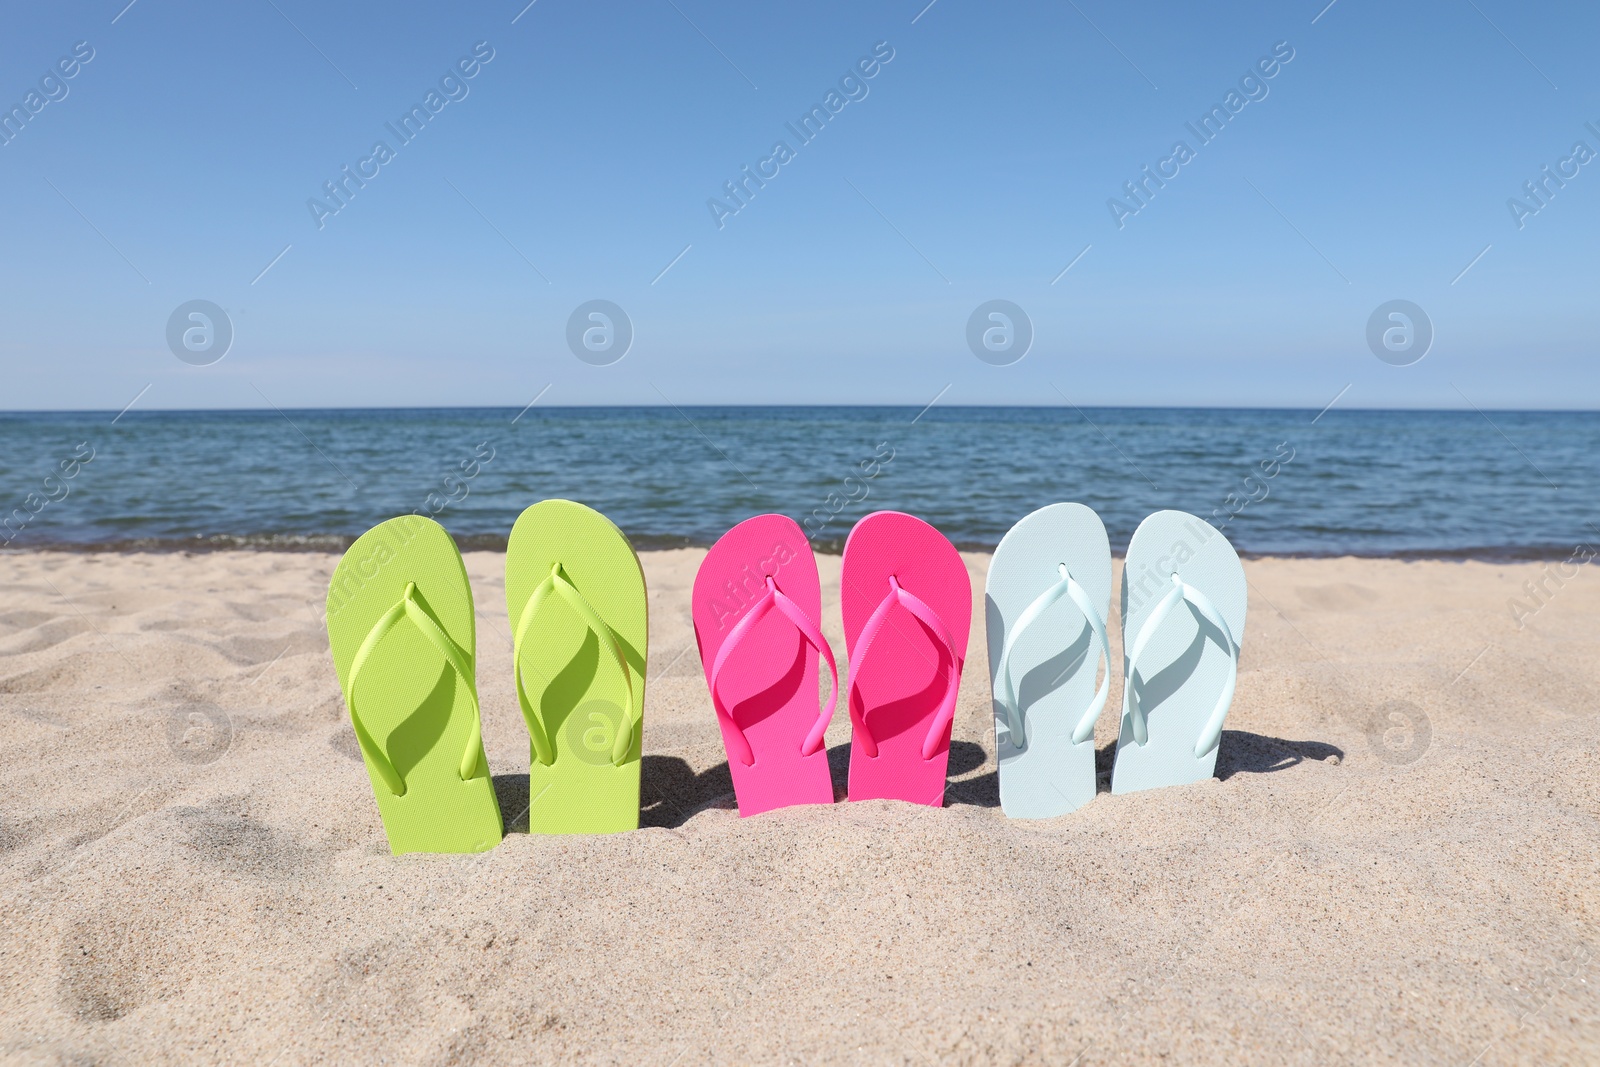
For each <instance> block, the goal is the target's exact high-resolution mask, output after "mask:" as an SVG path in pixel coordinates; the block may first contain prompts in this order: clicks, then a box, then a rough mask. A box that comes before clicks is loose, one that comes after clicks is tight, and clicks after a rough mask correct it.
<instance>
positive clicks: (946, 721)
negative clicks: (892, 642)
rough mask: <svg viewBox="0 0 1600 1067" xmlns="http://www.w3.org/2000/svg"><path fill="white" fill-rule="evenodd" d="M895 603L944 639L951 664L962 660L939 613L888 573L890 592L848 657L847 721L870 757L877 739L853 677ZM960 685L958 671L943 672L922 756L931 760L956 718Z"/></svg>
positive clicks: (873, 756)
mask: <svg viewBox="0 0 1600 1067" xmlns="http://www.w3.org/2000/svg"><path fill="white" fill-rule="evenodd" d="M896 604H899V605H900V606H901V607H903V608H905V609H906V610H907V611H909V612H910V613H911V614H912V615H913V616H915V617H916V618H917V619H918V620H920V621H921V622H923V623H925V624H926V625H927V627H928V629H930V630H932V631H933V632H934V633H935V634H936V635H937V636H938V638H939V640H940V641H942V642H944V647H945V651H947V652H949V653H950V663H951V665H952V666H954V665H956V664H958V663H960V662H961V657H960V656H958V655H956V643H955V641H953V640H951V638H950V631H949V629H948V628H947V627H946V626H945V624H944V620H943V619H941V618H939V613H938V612H936V611H934V610H933V609H932V608H930V607H929V606H928V605H927V604H925V603H923V601H922V599H921V598H920V597H918V596H916V595H915V594H913V593H909V592H907V591H906V590H904V589H902V588H901V587H900V582H899V580H898V579H897V578H896V577H895V576H894V575H892V574H891V575H889V593H888V595H887V596H885V597H884V598H883V601H882V603H880V604H879V605H878V607H877V609H876V610H875V611H873V613H872V617H871V618H869V619H868V620H867V625H866V626H864V627H862V629H861V642H860V643H859V644H857V645H856V651H855V655H853V656H851V657H850V666H849V671H850V691H849V693H848V694H847V698H846V703H847V705H848V706H849V709H850V723H851V725H852V726H853V727H854V728H855V736H856V738H857V739H859V740H860V741H861V742H862V748H863V749H865V750H866V753H867V755H868V756H869V757H871V758H874V759H875V758H877V755H878V739H877V738H875V737H873V736H872V731H871V730H869V729H867V719H866V714H865V713H864V712H862V711H861V710H860V709H859V708H858V707H857V704H858V703H859V702H858V701H857V700H856V699H855V692H856V680H857V679H858V678H860V677H861V665H862V663H864V662H865V661H866V658H867V649H868V648H869V647H871V645H872V639H873V638H875V637H877V636H878V631H879V630H881V629H882V628H883V622H884V620H885V619H887V618H888V617H889V610H890V609H891V608H893V607H894V606H895V605H896ZM960 688H961V677H960V674H959V673H958V672H957V671H955V670H951V671H948V672H946V684H945V691H944V699H943V700H941V701H940V702H939V711H938V713H937V714H936V715H934V717H933V724H932V725H931V726H929V727H928V736H927V737H924V738H923V739H922V758H923V759H925V760H930V759H932V758H933V754H934V752H935V751H937V750H938V748H939V742H940V740H941V739H943V737H944V732H945V731H946V730H948V729H949V728H950V723H951V721H952V720H953V719H954V718H955V717H956V693H957V691H958V690H959V689H960Z"/></svg>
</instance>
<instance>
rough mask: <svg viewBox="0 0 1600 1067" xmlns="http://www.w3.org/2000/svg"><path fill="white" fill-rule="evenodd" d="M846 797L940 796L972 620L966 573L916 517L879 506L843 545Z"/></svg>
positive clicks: (924, 800)
mask: <svg viewBox="0 0 1600 1067" xmlns="http://www.w3.org/2000/svg"><path fill="white" fill-rule="evenodd" d="M839 606H840V610H841V611H842V613H843V615H844V640H845V647H846V648H847V649H848V651H849V656H850V666H849V692H848V694H847V701H848V704H849V708H850V723H851V726H852V727H853V731H854V732H853V735H852V736H853V741H852V743H851V746H850V799H851V800H878V799H888V800H908V801H910V802H911V803H913V804H928V805H931V806H933V807H939V806H942V805H943V804H944V777H945V768H946V767H947V766H948V765H949V762H950V723H951V720H952V719H953V718H954V717H955V711H956V692H957V690H958V689H959V688H960V686H961V667H962V665H963V663H964V662H965V660H966V655H967V636H968V633H969V632H970V630H971V628H972V581H971V579H970V578H969V577H968V575H967V568H966V564H964V563H962V562H961V555H960V553H958V552H957V551H956V549H955V546H954V545H952V544H951V543H950V542H949V541H947V540H946V539H945V537H944V535H943V534H941V533H940V532H939V531H938V530H935V529H934V528H933V527H932V526H929V525H928V524H927V523H925V522H923V521H922V520H921V519H919V518H916V517H914V516H911V515H904V514H901V513H900V512H898V511H877V512H873V513H872V514H871V515H868V516H866V517H865V518H863V519H862V520H861V521H860V522H858V523H856V526H855V529H853V530H851V531H850V539H849V540H848V541H846V542H845V546H844V567H843V577H842V578H841V579H840V591H839Z"/></svg>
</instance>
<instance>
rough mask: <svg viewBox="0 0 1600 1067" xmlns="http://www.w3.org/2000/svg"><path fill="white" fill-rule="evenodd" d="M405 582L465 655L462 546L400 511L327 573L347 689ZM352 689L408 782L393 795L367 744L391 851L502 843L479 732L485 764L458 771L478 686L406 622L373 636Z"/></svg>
mask: <svg viewBox="0 0 1600 1067" xmlns="http://www.w3.org/2000/svg"><path fill="white" fill-rule="evenodd" d="M412 584H414V585H415V586H416V590H417V596H418V598H419V599H420V601H421V602H422V603H424V604H425V605H426V606H427V608H428V610H429V611H431V612H432V613H433V616H434V617H435V618H436V619H437V620H438V621H439V623H440V624H441V625H442V628H443V629H444V631H445V632H446V633H447V634H448V635H449V636H450V638H451V639H452V640H453V641H454V642H455V643H456V644H457V645H459V646H460V647H461V648H462V649H463V650H465V652H466V653H467V658H468V662H469V663H471V662H472V657H473V652H474V649H475V648H476V643H475V642H476V636H475V632H476V631H475V623H476V619H475V617H474V615H473V609H472V587H471V585H469V584H468V581H467V571H466V567H465V566H463V564H462V562H461V553H460V552H459V551H457V549H456V545H455V542H454V541H453V540H451V538H450V535H449V534H448V533H446V532H445V530H444V527H442V526H440V525H439V524H438V523H436V522H434V521H433V520H431V519H427V518H423V517H421V516H418V515H403V516H400V517H399V518H394V519H390V520H388V521H387V522H382V523H379V524H378V525H377V526H374V527H373V528H372V529H371V530H368V531H367V532H366V533H364V534H362V535H361V537H360V538H358V539H357V540H356V542H355V544H353V545H351V546H350V549H349V550H348V551H347V552H345V554H344V557H343V558H342V559H340V561H339V563H338V565H337V566H336V567H335V568H334V571H333V578H332V580H331V581H330V582H329V585H328V617H327V618H328V644H329V647H330V649H331V650H332V652H333V662H334V668H335V670H336V671H337V672H338V675H339V686H340V688H341V690H343V691H345V692H347V693H348V691H349V679H350V671H351V668H352V666H353V664H354V662H355V659H356V654H357V653H358V652H359V651H360V649H361V646H362V643H363V642H364V641H365V640H366V638H367V635H368V634H369V633H370V632H371V631H372V629H373V627H374V626H376V625H377V624H378V622H379V620H380V619H382V618H383V616H384V615H385V614H386V613H388V612H389V611H390V609H392V608H393V607H394V606H395V605H396V604H399V603H400V602H401V601H402V599H403V597H404V596H405V591H406V587H407V586H408V585H412ZM358 698H359V704H360V715H361V721H362V723H363V724H364V725H365V727H366V729H367V732H368V734H369V736H371V737H372V739H373V740H374V741H375V742H376V743H377V744H378V746H379V747H380V748H381V749H383V751H384V753H385V754H386V755H387V758H388V760H389V762H390V763H391V764H392V765H393V767H394V769H395V771H396V772H397V773H398V774H399V775H400V777H401V778H402V779H403V780H404V782H405V786H406V790H405V793H404V794H403V795H399V796H396V795H395V794H394V793H393V792H391V791H390V789H389V787H388V786H387V785H386V784H385V783H384V781H383V778H382V776H381V774H380V772H379V770H378V768H377V766H376V765H375V764H374V763H373V761H372V759H371V758H370V756H368V755H367V754H366V753H363V760H364V762H365V763H366V765H367V774H368V776H369V777H370V778H371V779H372V789H373V795H374V796H375V797H376V799H377V803H378V811H379V813H380V814H381V815H382V817H383V828H384V832H385V833H386V834H387V835H388V838H389V847H390V849H391V850H392V851H393V852H394V853H395V854H396V855H400V854H402V853H406V852H482V851H485V850H486V849H490V848H493V847H494V846H495V845H497V844H499V843H500V835H501V824H500V807H499V803H498V802H497V801H496V799H495V793H494V784H493V782H492V781H491V779H490V777H489V773H488V763H487V761H486V760H485V758H484V755H483V744H482V741H481V740H480V741H479V742H478V751H477V767H478V768H479V770H480V773H479V774H478V775H477V776H475V777H472V778H470V779H468V780H466V781H463V780H462V779H461V771H460V767H461V761H462V755H463V752H464V750H465V749H466V747H467V745H468V743H469V741H470V740H471V738H472V734H473V732H474V726H475V723H474V719H476V717H477V715H478V708H477V703H476V699H475V694H473V693H472V692H470V691H469V689H468V688H467V686H465V685H464V684H462V682H461V679H460V678H459V677H458V676H457V674H456V672H455V671H454V670H453V669H452V668H451V666H450V664H449V663H448V662H446V661H445V660H444V659H443V657H442V656H441V655H440V653H439V651H438V650H437V649H436V648H435V647H434V646H433V645H432V644H430V643H429V642H428V640H427V639H426V638H425V637H423V635H422V632H421V631H420V630H418V629H417V628H416V627H415V626H413V625H410V624H409V623H407V622H404V621H402V622H401V623H399V624H397V625H396V626H395V627H394V628H393V629H392V630H390V631H389V633H388V634H387V635H386V636H384V637H383V638H382V640H380V641H379V642H378V644H377V645H376V646H375V647H374V648H373V650H372V651H371V652H370V653H369V654H368V659H367V661H366V662H365V663H364V664H363V665H362V668H361V683H360V688H359V692H358ZM480 728H481V727H480Z"/></svg>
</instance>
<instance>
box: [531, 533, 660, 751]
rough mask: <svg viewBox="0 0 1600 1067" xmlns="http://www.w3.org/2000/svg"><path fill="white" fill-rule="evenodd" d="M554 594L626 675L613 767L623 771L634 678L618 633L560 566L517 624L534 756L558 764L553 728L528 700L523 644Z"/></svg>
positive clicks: (542, 584) (536, 592) (631, 720)
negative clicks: (588, 630) (542, 607)
mask: <svg viewBox="0 0 1600 1067" xmlns="http://www.w3.org/2000/svg"><path fill="white" fill-rule="evenodd" d="M552 590H553V591H555V592H556V593H559V594H560V595H561V599H563V600H565V601H566V602H567V604H568V605H570V606H571V607H572V609H573V610H574V611H576V612H577V613H578V615H579V616H581V617H582V619H583V622H584V625H586V626H587V627H588V628H589V629H590V630H592V631H594V634H595V636H596V637H597V638H599V640H600V643H601V644H602V645H605V646H606V648H608V649H609V650H610V651H611V658H612V659H613V660H615V661H616V664H617V668H618V669H619V670H620V671H621V672H622V682H623V685H624V686H626V687H627V691H628V703H627V707H625V708H624V709H623V712H622V725H621V726H620V727H619V728H618V730H617V739H616V741H615V742H614V743H613V744H612V746H611V764H612V766H614V767H620V766H622V764H623V763H624V762H625V761H626V760H627V758H628V750H629V749H631V748H632V747H633V730H634V714H633V674H632V672H630V671H629V670H628V660H627V658H626V657H625V656H624V655H623V654H622V642H621V641H619V640H618V639H617V635H616V632H615V631H614V630H612V629H611V627H609V626H607V625H606V623H605V620H604V619H602V618H600V615H599V613H598V612H596V611H595V610H594V605H592V604H590V603H589V601H588V599H587V598H586V597H585V596H584V595H583V594H582V593H580V592H578V589H577V587H576V586H574V585H573V584H572V583H571V582H569V581H567V578H566V576H565V575H564V574H563V573H562V571H561V564H560V563H556V564H554V565H553V566H551V568H550V575H549V577H547V578H546V579H545V580H544V581H542V582H540V583H539V585H538V587H537V588H535V589H534V591H533V595H532V596H530V597H529V598H528V602H527V603H526V604H524V605H523V607H522V615H521V617H520V618H518V620H517V633H516V637H515V638H514V639H513V641H512V646H513V647H512V655H513V656H514V657H515V660H516V667H517V669H516V675H517V703H518V704H519V705H520V706H521V708H522V718H523V720H524V721H526V722H527V724H528V736H529V737H530V738H532V739H533V752H534V755H535V756H536V757H537V758H538V760H539V762H540V763H542V764H544V765H545V766H546V767H548V766H550V765H551V764H553V763H554V762H555V761H556V753H555V746H554V744H553V743H552V742H551V739H550V730H549V727H548V726H546V725H545V721H544V716H543V714H542V713H541V712H539V710H538V709H536V708H535V707H534V706H533V702H532V701H531V700H529V699H528V693H527V690H526V689H524V688H523V685H522V642H523V639H524V638H526V637H527V635H528V631H529V629H531V628H532V626H533V619H534V616H536V615H537V614H538V613H539V608H540V607H541V606H542V605H543V604H544V601H545V597H546V596H548V595H549V594H550V592H551V591H552Z"/></svg>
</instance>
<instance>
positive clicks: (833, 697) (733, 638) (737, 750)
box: [711, 574, 839, 767]
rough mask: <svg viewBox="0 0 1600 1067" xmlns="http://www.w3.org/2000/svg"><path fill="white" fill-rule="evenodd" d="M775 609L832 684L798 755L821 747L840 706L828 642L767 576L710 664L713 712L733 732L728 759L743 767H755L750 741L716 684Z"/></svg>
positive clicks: (835, 674) (797, 605) (835, 668)
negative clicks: (825, 670)
mask: <svg viewBox="0 0 1600 1067" xmlns="http://www.w3.org/2000/svg"><path fill="white" fill-rule="evenodd" d="M774 607H776V608H777V609H778V610H779V611H781V612H783V614H784V616H785V617H786V618H787V619H788V620H789V621H790V622H791V623H793V624H794V628H795V629H796V630H799V631H800V636H801V637H804V638H805V639H806V643H807V644H809V645H810V646H811V647H812V648H814V649H816V650H817V652H819V653H820V654H821V655H822V658H823V659H824V660H825V661H827V664H828V679H829V682H830V684H831V688H830V689H829V692H828V706H827V707H826V708H824V709H823V710H822V713H821V714H820V715H818V716H817V721H816V722H815V723H814V724H813V725H812V727H811V732H810V733H809V734H807V735H806V739H805V741H804V742H803V743H802V744H801V746H800V755H802V756H809V755H812V754H813V753H815V752H816V751H817V749H819V748H821V747H822V735H823V734H825V733H826V732H827V730H828V724H829V723H830V722H832V721H833V712H834V708H835V706H836V705H837V704H838V702H839V668H838V666H837V665H836V664H835V663H834V659H833V649H832V648H830V647H829V645H828V642H827V639H826V638H824V637H823V636H822V631H821V630H819V629H818V628H817V624H816V623H815V622H813V621H812V620H811V616H809V615H807V614H806V613H805V611H804V610H803V609H802V608H801V607H800V605H799V604H796V603H795V602H794V601H793V600H791V599H789V597H788V596H786V595H785V594H784V592H783V590H781V589H779V588H778V583H777V582H776V581H774V580H773V578H772V576H771V575H770V574H769V575H767V591H766V593H764V594H763V595H762V597H761V599H760V600H758V601H756V602H755V604H754V605H753V606H752V607H751V608H750V610H749V612H747V613H746V614H745V617H744V618H742V619H740V620H739V622H738V624H737V625H736V626H734V628H733V632H732V633H730V634H728V639H727V640H726V641H724V642H722V647H721V648H719V649H717V658H716V659H714V660H713V661H712V662H711V706H712V707H713V708H715V709H716V712H717V717H718V718H719V719H721V720H722V721H723V722H724V723H726V724H727V725H729V726H731V727H732V728H733V730H732V733H731V735H730V736H731V738H732V739H733V746H732V747H733V749H734V751H733V752H732V753H731V755H732V756H733V757H734V758H735V759H737V760H738V761H739V762H740V763H742V764H743V765H744V766H746V767H749V766H752V765H753V764H754V763H755V761H756V755H755V752H754V751H753V750H752V749H751V748H750V740H749V738H747V737H745V734H744V730H743V729H741V728H740V726H739V724H738V723H737V722H735V721H734V719H733V715H732V714H730V713H729V711H728V709H727V708H726V707H725V706H724V705H723V703H722V698H721V696H719V695H718V693H717V682H718V680H719V679H721V677H722V668H723V667H724V666H726V665H727V662H728V660H729V658H730V657H732V655H733V653H734V650H735V649H736V648H737V647H738V646H739V645H740V644H741V643H743V641H744V640H745V638H746V637H748V636H749V635H750V631H751V630H753V629H754V628H755V625H756V623H757V622H758V621H759V620H760V619H761V618H763V617H764V616H765V615H766V614H767V612H769V611H771V610H772V609H773V608H774Z"/></svg>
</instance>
